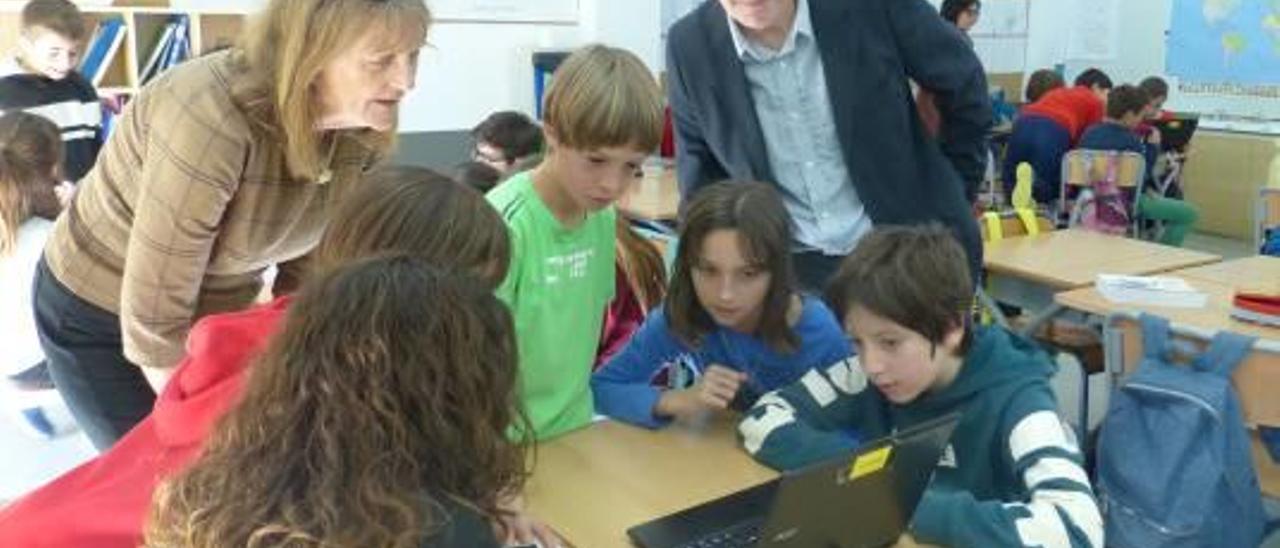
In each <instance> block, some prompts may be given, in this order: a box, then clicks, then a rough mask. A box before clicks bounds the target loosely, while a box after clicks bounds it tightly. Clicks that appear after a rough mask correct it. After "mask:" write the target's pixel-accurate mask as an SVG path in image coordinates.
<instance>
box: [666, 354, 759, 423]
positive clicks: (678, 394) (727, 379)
mask: <svg viewBox="0 0 1280 548" xmlns="http://www.w3.org/2000/svg"><path fill="white" fill-rule="evenodd" d="M746 380H747V374H746V373H741V372H738V371H734V370H732V369H729V368H728V367H725V366H722V365H712V366H711V367H708V368H707V370H706V371H704V372H703V373H702V378H700V379H698V382H697V383H695V384H694V385H693V386H690V387H689V388H685V389H683V390H668V391H666V392H663V393H662V396H661V397H660V398H658V404H657V405H656V406H655V407H654V414H655V415H657V416H660V417H676V418H688V417H692V416H695V415H699V414H703V413H706V412H708V411H712V410H718V409H728V408H729V402H732V401H733V397H734V396H735V395H737V394H738V389H739V388H741V387H742V383H743V382H745V381H746Z"/></svg>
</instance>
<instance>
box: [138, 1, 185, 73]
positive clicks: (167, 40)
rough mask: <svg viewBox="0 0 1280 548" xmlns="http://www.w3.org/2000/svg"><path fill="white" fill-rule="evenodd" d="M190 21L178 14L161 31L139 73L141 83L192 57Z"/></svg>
mask: <svg viewBox="0 0 1280 548" xmlns="http://www.w3.org/2000/svg"><path fill="white" fill-rule="evenodd" d="M189 21H190V20H189V19H188V18H187V16H185V15H176V16H174V17H173V18H172V19H170V21H169V22H168V23H166V24H165V26H164V30H162V31H161V32H160V38H159V39H158V40H156V44H155V46H154V47H153V48H151V57H150V58H148V59H147V63H146V64H145V65H143V68H142V71H141V72H140V73H139V76H138V82H139V83H140V84H143V85H145V84H146V83H147V82H149V81H151V79H152V78H155V77H156V76H157V75H159V74H160V73H161V72H164V71H165V70H167V69H168V68H169V67H172V66H174V65H176V64H178V63H181V62H182V61H185V60H186V59H187V58H188V57H190V55H191V46H190V44H191V40H190V37H189V30H188V29H189V27H190V23H189Z"/></svg>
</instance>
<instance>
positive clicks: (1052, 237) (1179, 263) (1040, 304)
mask: <svg viewBox="0 0 1280 548" xmlns="http://www.w3.org/2000/svg"><path fill="white" fill-rule="evenodd" d="M982 260H983V265H984V266H985V267H986V270H987V277H988V280H989V283H988V285H987V294H988V295H990V297H991V298H992V299H994V300H996V301H998V302H1002V303H1007V304H1011V305H1014V306H1019V307H1022V308H1024V309H1027V310H1030V311H1033V312H1034V314H1035V315H1034V317H1033V318H1032V319H1031V320H1030V321H1029V322H1027V324H1026V325H1025V326H1024V327H1023V329H1022V331H1023V332H1024V333H1033V332H1035V330H1036V329H1038V328H1039V327H1040V325H1042V324H1043V323H1044V322H1045V321H1048V320H1049V319H1051V318H1052V317H1054V316H1056V315H1058V314H1059V313H1061V312H1062V305H1061V304H1059V303H1055V302H1054V294H1055V293H1058V292H1059V291H1065V290H1070V289H1076V288H1081V287H1088V286H1090V285H1093V283H1094V280H1096V279H1097V277H1098V274H1103V273H1106V274H1128V275H1148V274H1158V273H1161V272H1168V271H1170V270H1177V269H1180V268H1188V267H1193V266H1199V265H1204V264H1210V263H1215V262H1218V261H1221V260H1222V257H1219V256H1217V255H1211V254H1209V253H1201V252H1199V251H1191V250H1187V249H1181V248H1177V247H1169V246H1165V245H1160V244H1156V243H1152V242H1145V241H1142V240H1135V239H1132V238H1123V237H1120V236H1111V235H1107V234H1100V233H1097V232H1092V231H1087V230H1079V229H1067V230H1055V231H1051V232H1042V233H1040V234H1038V235H1036V236H1021V237H1016V238H1005V239H1003V240H999V241H994V242H986V243H984V244H983V258H982Z"/></svg>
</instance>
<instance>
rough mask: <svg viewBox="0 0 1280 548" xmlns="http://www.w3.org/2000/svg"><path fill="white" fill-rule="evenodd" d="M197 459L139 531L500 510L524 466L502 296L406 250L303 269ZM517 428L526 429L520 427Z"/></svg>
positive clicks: (251, 536) (423, 518) (286, 531)
mask: <svg viewBox="0 0 1280 548" xmlns="http://www.w3.org/2000/svg"><path fill="white" fill-rule="evenodd" d="M282 329H283V330H282V332H281V333H280V334H279V335H278V336H277V337H275V339H273V341H272V342H271V343H270V345H269V347H268V349H267V351H266V352H265V353H264V354H263V356H262V357H261V358H260V359H259V360H258V362H257V363H256V364H255V365H254V366H253V368H252V369H251V370H250V373H249V377H248V379H247V380H246V382H245V386H246V390H245V393H244V396H243V399H242V400H241V402H240V403H239V404H238V405H237V406H236V407H235V408H234V409H233V410H231V411H230V412H229V413H228V414H227V415H226V416H224V417H223V418H222V419H221V420H220V421H219V422H218V424H217V426H216V427H215V429H214V431H213V433H212V434H211V436H210V438H209V441H208V443H207V444H206V446H205V448H204V453H203V455H202V456H201V457H200V459H199V460H198V461H196V462H195V463H194V464H193V465H192V466H191V468H189V469H188V470H186V471H185V472H183V473H181V474H179V475H178V476H176V477H174V478H172V479H170V480H168V481H167V482H166V483H165V484H163V485H162V486H161V487H160V489H159V490H158V491H157V493H156V497H155V501H154V503H153V506H152V513H151V516H150V520H149V521H148V525H147V530H146V545H147V546H188V547H213V546H284V545H288V546H324V547H339V546H342V547H347V546H350V547H355V546H396V547H406V548H407V547H417V546H420V545H421V544H422V543H423V542H424V540H426V539H429V538H431V537H433V536H434V535H436V534H438V533H440V532H441V530H442V529H444V528H445V527H447V526H448V521H449V519H450V518H449V516H448V514H447V511H446V507H449V506H452V507H459V506H460V507H464V508H470V509H474V510H477V511H479V512H480V513H481V514H483V515H485V516H486V517H489V518H491V519H496V518H499V517H501V516H502V515H503V514H504V512H503V511H502V510H500V509H499V500H500V498H501V497H502V496H503V495H505V494H509V493H513V492H518V491H519V490H520V489H521V487H522V485H523V482H524V480H525V477H526V472H525V468H524V462H525V460H524V458H525V455H524V452H523V450H522V448H521V446H520V445H518V444H516V443H514V442H512V441H510V440H509V439H508V437H507V429H508V427H510V426H512V424H513V422H526V421H523V418H522V415H521V414H520V412H519V410H518V403H517V399H516V345H515V338H514V331H513V328H512V320H511V316H510V314H509V313H508V312H507V308H506V307H505V306H504V305H503V304H502V303H501V302H499V301H498V300H497V298H495V297H494V296H493V294H492V291H491V288H490V287H488V286H486V285H484V284H481V283H479V282H478V281H477V280H476V279H475V278H474V277H470V276H465V275H460V274H457V273H452V272H448V271H444V270H440V269H437V268H435V267H433V266H430V265H429V264H428V263H427V262H425V261H424V260H423V259H421V258H418V257H410V256H407V255H394V256H389V257H381V258H373V259H367V260H364V261H361V262H357V263H354V264H349V265H347V266H344V267H341V268H338V269H336V270H331V271H329V272H328V273H326V274H324V275H322V276H321V277H320V278H317V279H316V280H314V281H313V282H312V283H309V284H307V285H306V286H305V287H304V289H303V290H302V292H301V293H300V295H299V296H298V297H297V300H296V301H295V302H294V303H293V304H292V305H291V306H290V308H289V311H288V312H287V314H286V316H285V319H284V323H283V328H282ZM526 430H528V429H527V428H526Z"/></svg>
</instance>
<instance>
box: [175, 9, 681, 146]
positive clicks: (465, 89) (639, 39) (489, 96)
mask: <svg viewBox="0 0 1280 548" xmlns="http://www.w3.org/2000/svg"><path fill="white" fill-rule="evenodd" d="M529 1H537V0H529ZM263 3H264V0H173V2H172V4H173V5H174V6H175V7H188V8H204V9H231V8H239V9H245V10H254V9H257V8H258V7H260V6H262V5H263ZM427 3H428V5H430V4H431V2H430V0H428V2H427ZM660 25H661V22H660V3H659V2H656V1H651V0H579V1H578V23H577V24H515V23H457V22H447V21H446V22H441V23H439V24H437V25H436V26H435V27H433V28H432V30H431V34H430V36H429V37H428V42H429V43H430V45H431V47H429V48H427V49H425V50H423V52H422V60H421V65H420V67H419V69H418V87H417V89H415V90H414V91H413V92H412V93H411V94H410V95H409V97H407V98H406V99H405V102H404V104H403V105H402V106H401V111H400V128H401V131H405V132H416V131H450V130H462V129H470V128H471V127H472V126H474V125H475V124H476V123H477V122H479V121H480V120H481V119H482V118H484V117H485V116H486V115H488V114H489V113H490V112H492V111H495V110H504V109H515V110H521V111H524V112H528V113H530V114H532V113H533V68H532V66H531V64H530V55H531V54H532V52H533V51H534V50H536V49H569V48H573V47H576V46H579V45H582V44H586V43H590V42H603V43H606V44H609V45H614V46H619V47H624V48H627V49H629V50H631V51H633V52H635V53H636V54H637V55H638V56H640V58H641V59H643V60H644V61H645V63H646V64H647V65H648V66H649V67H650V68H651V69H653V70H654V71H655V72H656V71H657V70H659V68H660V66H661V59H662V55H661V51H660V47H661V46H660V34H661V29H660Z"/></svg>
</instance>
